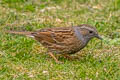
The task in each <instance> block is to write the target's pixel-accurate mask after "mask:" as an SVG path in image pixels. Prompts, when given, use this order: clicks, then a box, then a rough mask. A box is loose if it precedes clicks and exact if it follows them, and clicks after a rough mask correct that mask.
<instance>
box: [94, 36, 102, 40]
mask: <svg viewBox="0 0 120 80" xmlns="http://www.w3.org/2000/svg"><path fill="white" fill-rule="evenodd" d="M95 37H96V38H98V39H100V40H103V38H102V37H101V36H100V35H96V36H95Z"/></svg>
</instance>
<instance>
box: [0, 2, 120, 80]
mask: <svg viewBox="0 0 120 80" xmlns="http://www.w3.org/2000/svg"><path fill="white" fill-rule="evenodd" d="M119 4H120V0H65V1H62V0H1V1H0V80H120V15H119V14H120V5H119ZM80 24H91V25H93V26H95V27H96V28H97V30H98V32H99V33H100V35H102V37H103V38H104V40H103V46H101V41H100V40H97V39H93V40H91V41H90V42H89V44H88V45H87V46H86V48H84V49H83V50H81V51H80V52H79V53H78V54H75V55H74V56H79V57H80V60H73V61H71V60H67V59H65V58H63V57H60V58H59V60H60V61H62V62H64V64H56V63H55V61H54V60H53V59H52V58H51V57H49V55H47V54H46V49H45V48H44V47H43V46H42V45H41V44H40V43H39V42H37V41H35V40H33V39H31V38H28V37H25V36H21V35H12V34H6V33H4V31H5V30H10V29H12V30H17V31H24V30H27V31H35V30H37V29H41V28H46V27H66V26H73V25H74V26H76V25H80ZM56 56H59V55H56Z"/></svg>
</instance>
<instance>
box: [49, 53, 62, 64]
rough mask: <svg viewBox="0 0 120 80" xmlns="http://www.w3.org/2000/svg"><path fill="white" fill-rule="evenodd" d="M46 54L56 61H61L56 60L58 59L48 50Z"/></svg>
mask: <svg viewBox="0 0 120 80" xmlns="http://www.w3.org/2000/svg"><path fill="white" fill-rule="evenodd" d="M48 54H49V55H50V56H51V57H52V58H53V59H54V60H55V62H56V63H61V62H60V61H58V59H57V58H56V57H55V56H54V55H53V53H51V52H49V53H48Z"/></svg>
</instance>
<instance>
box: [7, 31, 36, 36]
mask: <svg viewBox="0 0 120 80" xmlns="http://www.w3.org/2000/svg"><path fill="white" fill-rule="evenodd" d="M5 32H6V33H11V34H19V35H25V36H28V37H34V36H33V35H32V32H29V31H5Z"/></svg>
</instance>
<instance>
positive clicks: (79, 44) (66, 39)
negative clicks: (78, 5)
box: [7, 24, 102, 63]
mask: <svg viewBox="0 0 120 80" xmlns="http://www.w3.org/2000/svg"><path fill="white" fill-rule="evenodd" d="M7 32H8V33H13V34H22V35H26V36H29V37H33V38H34V39H36V40H37V41H39V42H40V43H41V44H42V45H43V46H44V47H45V48H48V54H49V55H50V56H51V57H52V58H53V59H54V60H55V61H56V62H57V63H58V62H59V61H58V59H57V58H56V57H55V56H54V55H53V53H56V54H63V55H64V56H66V57H70V56H69V55H68V54H74V53H76V52H78V51H80V50H81V49H83V48H84V47H85V46H86V45H87V43H88V42H89V41H90V40H91V39H92V38H94V37H96V38H98V39H102V38H101V37H100V36H99V35H98V32H97V30H96V28H95V27H93V26H90V25H87V24H82V25H80V26H74V27H58V28H46V29H41V30H38V31H35V32H17V31H7Z"/></svg>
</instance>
